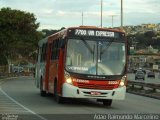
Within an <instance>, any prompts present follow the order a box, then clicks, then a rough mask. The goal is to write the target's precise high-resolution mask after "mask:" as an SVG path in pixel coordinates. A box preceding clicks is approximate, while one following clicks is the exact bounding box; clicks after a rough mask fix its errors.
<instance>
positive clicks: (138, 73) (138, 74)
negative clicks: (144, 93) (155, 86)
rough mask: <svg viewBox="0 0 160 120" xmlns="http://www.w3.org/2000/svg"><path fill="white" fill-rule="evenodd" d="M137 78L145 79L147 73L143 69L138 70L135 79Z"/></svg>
mask: <svg viewBox="0 0 160 120" xmlns="http://www.w3.org/2000/svg"><path fill="white" fill-rule="evenodd" d="M137 79H143V80H145V73H144V72H143V71H137V72H136V74H135V80H137Z"/></svg>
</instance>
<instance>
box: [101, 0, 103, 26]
mask: <svg viewBox="0 0 160 120" xmlns="http://www.w3.org/2000/svg"><path fill="white" fill-rule="evenodd" d="M102 2H103V1H102V0H101V28H102V22H103V21H102V19H103V16H102V15H103V14H102V12H103V3H102Z"/></svg>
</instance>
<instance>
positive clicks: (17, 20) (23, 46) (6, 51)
mask: <svg viewBox="0 0 160 120" xmlns="http://www.w3.org/2000/svg"><path fill="white" fill-rule="evenodd" d="M38 27H39V23H37V22H36V18H35V16H34V14H32V13H29V12H24V11H20V10H12V9H11V8H2V9H1V10H0V52H1V54H3V55H4V56H5V58H7V61H8V63H9V61H10V60H12V59H14V58H16V57H18V56H22V57H29V54H30V53H31V52H33V51H35V50H36V48H37V42H38V40H39V39H40V38H41V36H42V34H41V32H38V31H37V29H38Z"/></svg>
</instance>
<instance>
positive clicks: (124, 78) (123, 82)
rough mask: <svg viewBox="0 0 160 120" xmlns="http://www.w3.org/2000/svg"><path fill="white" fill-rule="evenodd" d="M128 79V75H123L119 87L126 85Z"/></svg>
mask: <svg viewBox="0 0 160 120" xmlns="http://www.w3.org/2000/svg"><path fill="white" fill-rule="evenodd" d="M126 79H127V76H123V77H122V79H121V82H120V83H119V87H123V86H125V83H126Z"/></svg>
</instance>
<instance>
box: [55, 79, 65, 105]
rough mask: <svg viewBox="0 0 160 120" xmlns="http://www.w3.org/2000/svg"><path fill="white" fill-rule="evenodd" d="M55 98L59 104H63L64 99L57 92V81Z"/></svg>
mask: <svg viewBox="0 0 160 120" xmlns="http://www.w3.org/2000/svg"><path fill="white" fill-rule="evenodd" d="M54 98H55V101H56V102H57V103H58V104H60V103H63V97H61V96H59V95H58V92H57V80H55V82H54Z"/></svg>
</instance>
